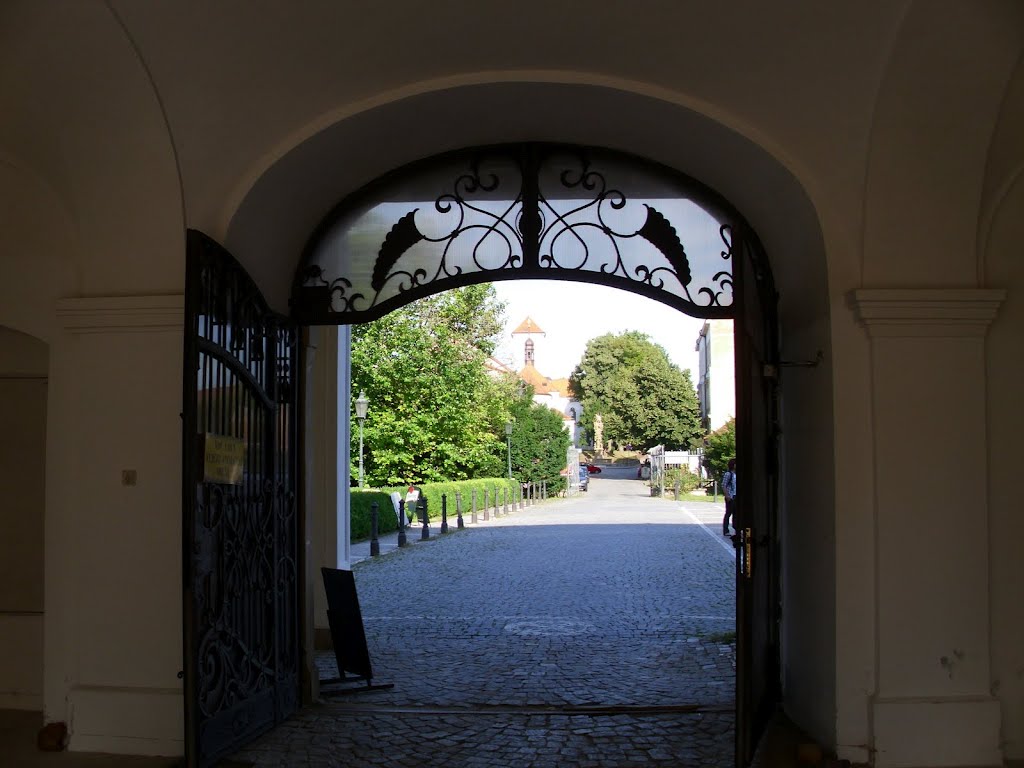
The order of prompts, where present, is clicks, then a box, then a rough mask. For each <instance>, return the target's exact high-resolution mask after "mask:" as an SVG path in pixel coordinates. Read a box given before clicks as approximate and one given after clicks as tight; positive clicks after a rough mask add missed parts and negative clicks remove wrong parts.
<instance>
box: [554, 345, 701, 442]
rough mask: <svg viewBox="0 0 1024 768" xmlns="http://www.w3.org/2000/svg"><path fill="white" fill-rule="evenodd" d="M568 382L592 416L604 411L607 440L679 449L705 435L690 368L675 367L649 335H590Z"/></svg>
mask: <svg viewBox="0 0 1024 768" xmlns="http://www.w3.org/2000/svg"><path fill="white" fill-rule="evenodd" d="M570 384H571V387H572V391H573V392H574V393H575V395H576V397H577V398H578V399H579V400H580V402H582V404H583V410H584V412H585V413H587V414H588V418H592V417H593V416H596V415H597V414H601V417H602V420H603V422H604V437H605V439H606V440H612V441H615V442H616V443H618V444H619V445H626V444H631V445H633V447H635V448H640V449H642V450H648V449H650V448H652V447H654V446H655V445H664V446H666V447H667V448H670V449H678V448H688V447H689V446H690V445H691V444H692V443H693V441H695V440H698V439H699V438H700V437H701V435H702V430H701V427H700V417H699V407H698V404H697V394H696V392H695V390H694V386H693V381H692V379H691V378H690V372H689V370H682V369H680V368H679V367H678V366H677V365H675V364H674V363H673V362H672V361H671V360H670V359H669V357H668V353H667V352H665V350H664V349H663V348H662V347H661V346H659V345H657V344H655V343H654V342H652V341H651V340H650V339H649V338H648V337H647V335H646V334H643V333H639V332H637V331H627V332H625V333H622V334H605V335H604V336H599V337H597V338H596V339H591V340H590V341H589V342H588V343H587V348H586V351H585V352H584V353H583V359H582V360H581V361H580V364H579V365H578V366H576V370H575V371H573V374H572V377H571V378H570Z"/></svg>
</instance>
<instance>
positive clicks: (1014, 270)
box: [956, 102, 1024, 760]
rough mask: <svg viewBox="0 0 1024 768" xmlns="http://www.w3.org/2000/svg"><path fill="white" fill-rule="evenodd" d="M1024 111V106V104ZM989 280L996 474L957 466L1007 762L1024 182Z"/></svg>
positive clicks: (1020, 424)
mask: <svg viewBox="0 0 1024 768" xmlns="http://www.w3.org/2000/svg"><path fill="white" fill-rule="evenodd" d="M1022 103H1024V102H1022ZM988 243H989V245H988V250H987V254H986V255H987V259H986V277H987V280H988V282H989V283H990V284H991V285H993V286H998V287H1005V288H1007V289H1008V293H1007V297H1006V301H1005V302H1004V303H1003V305H1002V306H1001V307H1000V309H999V315H998V317H997V318H996V321H995V322H994V323H993V324H992V328H991V329H990V331H989V336H988V344H987V360H986V381H987V394H988V409H987V413H986V426H987V430H988V436H989V443H988V458H989V471H988V475H987V476H982V477H970V476H968V475H967V473H966V472H965V471H962V470H964V469H966V468H965V467H962V466H960V461H959V460H958V461H957V464H958V466H957V468H956V475H957V476H958V477H961V478H963V481H964V482H966V483H967V484H968V486H969V487H970V488H971V490H972V492H973V494H975V496H976V497H981V496H983V495H987V497H988V503H989V538H988V540H989V545H990V547H991V563H990V571H989V578H990V590H991V610H992V693H993V695H995V696H996V697H997V698H998V699H999V701H1000V704H1001V706H1002V742H1003V749H1004V751H1005V753H1006V757H1007V758H1009V759H1016V760H1021V759H1024V594H1022V593H1024V586H1022V583H1024V580H1022V578H1021V548H1020V542H1021V541H1024V515H1022V514H1021V501H1020V496H1021V483H1020V474H1021V466H1020V463H1021V435H1024V408H1022V407H1021V393H1022V392H1024V342H1022V339H1024V259H1022V258H1021V244H1022V243H1024V175H1018V176H1017V177H1016V181H1015V182H1014V183H1013V184H1012V186H1011V187H1009V189H1007V190H1006V195H1005V197H1004V198H1002V200H1001V204H1000V205H999V210H998V212H997V213H996V214H995V216H994V217H993V226H992V229H991V231H990V236H989V239H988Z"/></svg>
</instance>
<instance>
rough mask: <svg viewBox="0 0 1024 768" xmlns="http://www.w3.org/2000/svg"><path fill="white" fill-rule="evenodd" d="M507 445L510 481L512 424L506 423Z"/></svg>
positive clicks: (509, 477)
mask: <svg viewBox="0 0 1024 768" xmlns="http://www.w3.org/2000/svg"><path fill="white" fill-rule="evenodd" d="M505 445H506V446H508V479H509V480H511V479H512V422H511V421H509V422H506V423H505Z"/></svg>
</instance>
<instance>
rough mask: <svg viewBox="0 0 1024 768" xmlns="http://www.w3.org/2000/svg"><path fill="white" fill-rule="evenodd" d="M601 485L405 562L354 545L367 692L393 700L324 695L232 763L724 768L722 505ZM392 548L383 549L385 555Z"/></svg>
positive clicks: (412, 552)
mask: <svg viewBox="0 0 1024 768" xmlns="http://www.w3.org/2000/svg"><path fill="white" fill-rule="evenodd" d="M600 485H601V484H595V487H600ZM603 485H604V488H605V490H606V491H608V493H606V494H605V495H604V496H602V495H601V494H595V493H594V491H593V490H592V491H591V492H590V495H584V496H582V497H580V498H576V499H569V500H560V501H557V502H554V501H553V502H548V503H546V504H541V505H538V506H536V507H532V508H528V509H525V510H522V511H519V510H517V511H516V512H515V513H514V514H510V515H509V516H507V517H499V518H497V519H491V520H489V521H487V522H483V521H482V520H481V521H480V522H479V523H478V524H477V525H475V526H470V527H468V528H467V529H466V530H463V531H457V530H456V529H455V526H454V524H453V522H454V521H449V523H450V525H451V531H452V532H451V533H449V534H448V535H445V536H440V535H437V530H438V528H437V526H436V525H435V524H432V526H431V533H432V537H433V538H432V539H431V540H430V541H428V542H422V543H421V542H420V541H419V538H418V536H419V529H418V528H417V529H413V530H411V531H409V534H408V535H409V541H410V546H409V547H408V548H406V549H405V550H403V551H402V552H399V553H392V554H384V555H382V556H381V557H379V558H372V559H369V544H368V543H363V544H362V545H355V546H354V547H353V551H352V554H353V559H357V560H358V562H357V564H356V565H355V566H354V568H353V570H354V572H355V576H356V584H357V588H358V591H359V600H360V605H361V608H362V614H363V619H364V626H365V629H366V635H367V643H368V646H369V651H370V658H371V660H372V663H373V667H374V672H375V680H376V681H378V682H391V683H394V684H395V687H394V688H393V689H391V690H382V691H373V692H366V693H361V694H352V695H348V696H344V697H327V698H325V700H324V703H323V704H322V705H320V706H317V707H313V708H307V709H305V710H303V712H302V713H300V714H299V715H298V716H297V717H295V718H292V719H291V720H289V722H288V723H286V724H285V725H284V726H282V727H281V728H278V729H276V730H275V731H274V732H273V733H272V734H269V735H268V736H267V737H265V738H264V739H261V740H259V741H258V742H257V743H256V744H254V745H253V746H252V747H250V748H248V749H246V750H244V751H242V752H240V753H239V754H238V755H236V758H237V759H238V760H239V761H240V762H242V763H243V764H254V765H258V766H314V765H315V766H333V765H338V766H341V765H345V766H392V765H395V766H438V767H439V768H440V766H480V767H481V768H491V767H492V766H493V768H498V767H499V766H502V767H504V766H540V767H543V766H551V767H552V768H554V766H559V768H562V767H565V768H572V767H574V766H580V767H587V768H604V767H605V766H608V767H609V768H610V767H611V766H619V767H621V766H680V765H695V766H728V765H730V764H731V762H732V745H733V701H734V693H733V686H734V678H735V664H734V646H733V645H732V642H731V639H730V634H731V631H732V630H733V628H734V599H733V586H732V581H733V573H734V555H733V553H732V550H731V547H729V546H728V545H727V544H726V545H725V546H723V542H722V541H719V539H720V538H721V535H720V533H721V532H720V525H721V514H722V513H721V505H713V504H706V503H693V504H681V503H676V502H674V501H668V500H662V499H651V498H649V497H643V496H640V495H639V494H638V488H639V485H640V484H639V483H632V484H622V485H614V484H612V483H607V484H603ZM613 491H614V492H613ZM467 523H468V520H467ZM703 523H706V525H705V524H703ZM712 526H714V528H712ZM715 529H717V530H718V534H717V536H716V534H715V533H714V530H715ZM414 534H415V537H414ZM395 538H396V537H394V535H392V536H390V537H384V538H383V539H382V540H381V551H382V553H387V552H389V551H391V550H393V549H394V546H395V543H394V539H395ZM726 542H727V540H726ZM317 662H318V666H320V669H321V676H322V677H332V676H334V675H335V674H336V667H335V665H334V658H333V654H331V653H325V654H321V655H320V656H319V657H318V659H317Z"/></svg>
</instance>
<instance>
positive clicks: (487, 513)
mask: <svg viewBox="0 0 1024 768" xmlns="http://www.w3.org/2000/svg"><path fill="white" fill-rule="evenodd" d="M487 493H488V491H487V489H486V488H484V520H490V519H491V513H490V512H489V511H488V507H487V499H488V498H489V497H488V496H487Z"/></svg>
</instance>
